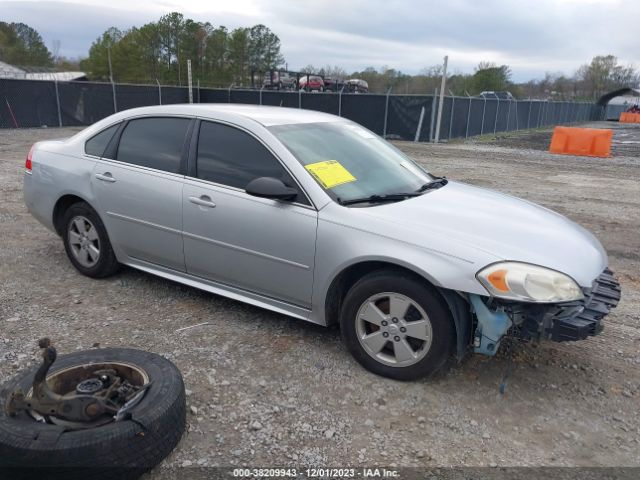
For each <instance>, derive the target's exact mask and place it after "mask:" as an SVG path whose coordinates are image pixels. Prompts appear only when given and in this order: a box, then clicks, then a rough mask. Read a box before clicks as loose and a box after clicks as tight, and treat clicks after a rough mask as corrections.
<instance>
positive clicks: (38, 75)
mask: <svg viewBox="0 0 640 480" xmlns="http://www.w3.org/2000/svg"><path fill="white" fill-rule="evenodd" d="M24 78H26V79H27V80H57V81H58V82H71V81H73V80H86V79H87V74H86V73H84V72H31V73H29V72H27V73H26V74H25V76H24Z"/></svg>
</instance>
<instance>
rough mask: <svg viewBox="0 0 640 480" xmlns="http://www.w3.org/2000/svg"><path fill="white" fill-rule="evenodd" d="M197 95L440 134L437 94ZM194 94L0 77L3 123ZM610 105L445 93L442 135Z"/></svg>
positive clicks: (41, 121)
mask: <svg viewBox="0 0 640 480" xmlns="http://www.w3.org/2000/svg"><path fill="white" fill-rule="evenodd" d="M193 100H194V102H196V103H247V104H255V105H274V106H282V107H291V108H304V109H310V110H317V111H321V112H326V113H331V114H333V115H339V116H341V117H345V118H348V119H350V120H353V121H355V122H357V123H359V124H361V125H363V126H364V127H366V128H368V129H370V130H372V131H373V132H375V133H377V134H378V135H382V136H384V137H386V138H389V139H396V140H417V141H421V142H427V141H433V139H434V136H435V125H436V117H437V113H438V112H437V103H438V102H437V100H438V99H437V97H436V96H435V95H394V94H387V95H379V94H354V93H344V94H343V93H329V92H323V93H317V92H311V93H308V92H301V91H300V92H298V91H296V92H288V91H273V90H240V89H234V88H227V89H211V88H202V89H201V88H197V87H196V88H194V90H193ZM188 101H189V93H188V89H187V88H186V87H170V86H161V85H159V84H158V85H131V84H111V83H98V82H55V81H43V80H16V79H0V128H29V127H43V126H48V127H54V126H55V127H58V126H59V127H64V126H82V125H90V124H92V123H94V122H96V121H98V120H100V119H102V118H105V117H107V116H109V115H111V114H113V113H115V112H119V111H122V110H127V109H130V108H135V107H142V106H148V105H161V104H162V105H166V104H172V103H187V102H188ZM605 110H606V107H602V106H598V105H596V104H594V103H588V102H551V101H539V100H501V99H499V98H495V99H492V98H483V97H455V96H446V97H445V98H444V103H443V107H442V118H441V127H440V137H439V138H440V140H449V139H454V138H467V137H471V136H475V135H484V134H496V133H499V132H509V131H515V130H523V129H530V128H540V127H549V126H553V125H563V124H571V123H578V122H587V121H593V120H603V119H604V118H605Z"/></svg>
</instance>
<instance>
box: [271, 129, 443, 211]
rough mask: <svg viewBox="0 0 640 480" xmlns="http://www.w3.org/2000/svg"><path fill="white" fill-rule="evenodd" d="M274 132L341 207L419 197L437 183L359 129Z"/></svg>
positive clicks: (401, 156)
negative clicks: (416, 194)
mask: <svg viewBox="0 0 640 480" xmlns="http://www.w3.org/2000/svg"><path fill="white" fill-rule="evenodd" d="M269 130H271V132H273V133H274V134H275V136H276V137H277V138H278V139H279V140H280V141H281V142H282V143H283V144H284V145H285V146H286V147H287V148H288V149H289V151H290V152H291V153H292V154H293V155H294V156H295V157H296V158H297V159H298V161H299V162H300V163H302V165H304V166H305V168H306V169H307V171H309V173H310V174H311V175H312V176H313V177H314V178H315V179H316V181H318V183H319V184H320V186H322V187H323V188H324V189H325V191H326V192H327V193H328V194H329V196H331V197H332V198H333V199H334V200H337V201H338V202H345V201H347V202H348V201H349V200H354V199H358V198H366V197H370V196H373V195H390V194H396V193H411V192H416V191H417V190H419V189H420V188H421V187H422V186H423V185H425V184H426V183H429V182H431V181H432V177H431V176H430V175H429V174H428V173H427V172H425V171H424V170H423V169H422V167H420V166H418V165H417V164H416V163H414V162H413V161H412V160H411V159H409V157H407V156H406V155H405V154H403V153H402V152H400V151H399V150H398V149H396V148H395V147H394V146H392V145H391V144H390V143H388V142H386V141H385V140H383V139H382V138H380V137H379V136H377V135H375V134H373V133H372V132H370V131H369V130H367V129H365V128H363V127H361V126H359V125H356V124H353V123H346V122H335V123H333V122H331V123H330V122H322V123H302V124H294V125H277V126H273V127H270V128H269Z"/></svg>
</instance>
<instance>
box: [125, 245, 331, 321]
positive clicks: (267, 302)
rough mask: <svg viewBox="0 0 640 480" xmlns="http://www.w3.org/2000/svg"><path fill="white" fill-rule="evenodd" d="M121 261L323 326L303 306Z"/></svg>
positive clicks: (150, 265)
mask: <svg viewBox="0 0 640 480" xmlns="http://www.w3.org/2000/svg"><path fill="white" fill-rule="evenodd" d="M122 263H123V264H124V265H127V266H129V267H132V268H135V269H137V270H142V271H143V272H147V273H151V274H153V275H157V276H159V277H162V278H166V279H168V280H173V281H174V282H178V283H182V284H184V285H188V286H190V287H194V288H198V289H200V290H205V291H207V292H211V293H215V294H216V295H221V296H223V297H227V298H231V299H233V300H237V301H239V302H243V303H248V304H250V305H253V306H256V307H260V308H264V309H266V310H271V311H272V312H277V313H281V314H283V315H288V316H290V317H294V318H298V319H300V320H305V321H308V322H311V323H317V324H319V325H323V326H324V323H320V322H317V321H314V319H312V316H311V310H309V309H306V308H304V307H300V306H297V305H292V304H290V303H287V302H283V301H281V300H276V299H274V298H270V297H266V296H264V295H260V294H258V293H253V292H249V291H246V290H242V289H240V288H236V287H232V286H229V285H225V284H223V283H218V282H214V281H211V280H207V279H204V278H201V277H197V276H195V275H190V274H188V273H184V272H178V271H175V270H172V269H170V268H166V267H162V266H160V265H156V264H153V263H149V262H145V261H144V260H139V259H134V258H131V257H129V258H128V259H127V261H126V262H122Z"/></svg>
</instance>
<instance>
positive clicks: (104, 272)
mask: <svg viewBox="0 0 640 480" xmlns="http://www.w3.org/2000/svg"><path fill="white" fill-rule="evenodd" d="M77 219H85V220H86V221H83V224H84V225H85V227H86V226H90V227H91V228H93V230H92V229H91V228H90V229H89V230H88V232H87V233H91V232H92V231H95V240H93V239H91V240H89V239H88V242H92V244H94V243H95V245H93V246H94V247H95V246H96V245H97V246H98V247H97V248H98V250H99V254H98V256H97V260H95V261H93V259H92V258H90V257H87V258H89V259H90V260H92V261H89V262H83V260H82V257H80V256H79V254H76V253H74V251H77V250H78V244H77V243H76V244H73V242H74V241H77V237H74V236H73V235H74V234H77V232H78V230H79V228H78V227H76V226H75V224H76V223H77V221H78V220H77ZM81 233H82V232H81ZM92 238H93V237H92ZM62 239H63V242H64V249H65V251H66V252H67V257H69V260H70V261H71V264H72V265H73V266H74V267H75V268H76V270H78V271H79V272H80V273H82V274H83V275H86V276H87V277H92V278H104V277H108V276H109V275H113V274H114V273H115V272H116V271H117V270H118V268H119V264H118V260H117V259H116V255H115V253H114V252H113V248H112V247H111V242H110V241H109V236H108V235H107V230H106V229H105V227H104V224H103V223H102V220H100V217H99V216H98V214H97V212H96V211H95V210H94V209H93V208H91V206H90V205H89V204H88V203H85V202H78V203H74V204H73V205H71V206H70V207H69V208H68V209H67V210H66V211H65V212H64V215H63V216H62Z"/></svg>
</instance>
